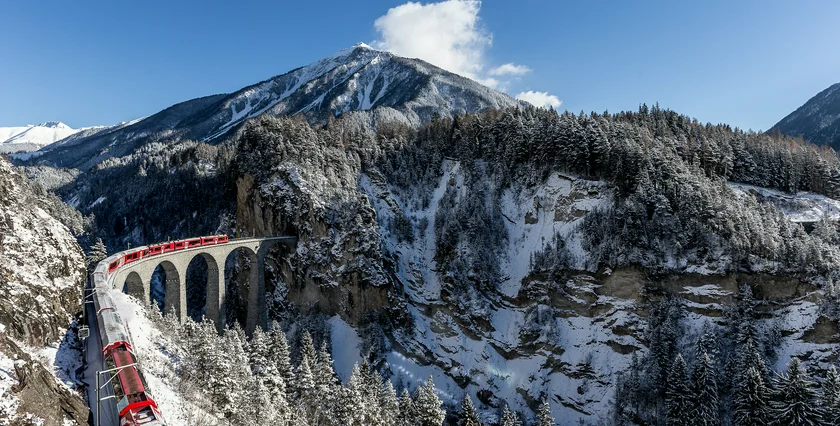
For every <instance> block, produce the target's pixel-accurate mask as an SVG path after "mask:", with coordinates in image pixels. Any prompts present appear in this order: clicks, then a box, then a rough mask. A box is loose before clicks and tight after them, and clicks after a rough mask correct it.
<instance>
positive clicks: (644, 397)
mask: <svg viewBox="0 0 840 426" xmlns="http://www.w3.org/2000/svg"><path fill="white" fill-rule="evenodd" d="M755 306H756V303H755V301H754V300H753V299H752V295H751V293H750V291H749V288H744V289H743V290H742V294H741V300H740V302H739V305H738V307H737V309H736V310H735V311H733V312H730V318H729V320H728V323H729V326H728V329H727V330H714V329H712V328H711V327H709V326H708V324H707V325H706V326H704V328H703V331H702V333H701V334H700V336H699V337H698V338H697V339H696V341H695V342H694V344H693V345H689V346H688V347H681V345H680V340H681V334H682V332H683V331H682V329H681V323H680V319H681V317H682V308H681V306H680V304H679V303H678V302H675V301H673V300H669V301H665V302H663V303H661V304H660V305H659V306H657V307H656V309H654V312H653V315H652V316H651V319H650V322H649V324H648V329H647V332H646V338H647V339H648V341H649V349H650V350H649V352H648V353H647V354H645V355H644V356H643V357H641V358H640V357H636V356H634V358H633V360H632V362H631V365H630V367H629V369H628V370H627V371H626V372H624V373H623V374H621V375H620V376H619V380H618V384H617V386H616V397H615V404H614V412H613V415H614V421H615V423H616V424H654V425H687V426H694V425H698V426H701V425H702V426H713V425H723V424H731V425H734V426H763V425H807V426H817V425H835V424H840V375H838V373H837V371H836V369H835V368H834V367H833V366H832V367H830V368H829V369H828V370H827V371H826V372H825V374H824V375H823V377H821V378H818V377H812V376H811V375H809V373H808V372H806V371H805V370H804V369H803V367H802V365H801V363H800V361H799V359H797V358H792V359H791V361H790V363H789V364H788V368H787V370H786V371H783V372H779V373H775V372H773V370H772V368H771V367H770V365H771V362H772V361H773V359H774V351H773V349H774V348H771V347H769V346H772V345H773V344H774V341H773V339H772V338H771V339H768V338H767V336H761V335H760V333H759V331H758V329H757V327H756V321H755V318H756V314H755V311H754V308H755ZM687 359H690V360H691V363H690V364H689V363H688V362H687V361H686V360H687Z"/></svg>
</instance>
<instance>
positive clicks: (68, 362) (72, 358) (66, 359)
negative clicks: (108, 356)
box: [28, 321, 82, 390]
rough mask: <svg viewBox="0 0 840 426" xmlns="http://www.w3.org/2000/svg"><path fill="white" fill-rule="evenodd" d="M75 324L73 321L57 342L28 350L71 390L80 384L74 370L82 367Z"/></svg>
mask: <svg viewBox="0 0 840 426" xmlns="http://www.w3.org/2000/svg"><path fill="white" fill-rule="evenodd" d="M76 326H77V324H76V322H75V321H74V322H73V324H72V325H71V328H70V329H69V330H67V331H66V332H65V333H64V335H63V336H61V340H59V342H57V343H54V344H50V345H47V346H46V347H44V348H41V349H40V350H38V349H35V348H30V349H29V350H28V352H30V353H33V354H35V356H36V358H38V360H39V361H41V364H43V365H44V366H45V367H47V369H48V370H52V372H53V374H55V376H56V377H57V378H58V380H59V381H60V382H61V383H63V384H64V385H65V386H67V387H68V388H69V389H71V390H75V389H78V388H79V387H80V386H81V385H82V384H81V383H79V381H78V380H76V370H78V369H79V368H81V367H82V352H81V347H80V345H79V338H78V336H77V334H76V332H75V330H76Z"/></svg>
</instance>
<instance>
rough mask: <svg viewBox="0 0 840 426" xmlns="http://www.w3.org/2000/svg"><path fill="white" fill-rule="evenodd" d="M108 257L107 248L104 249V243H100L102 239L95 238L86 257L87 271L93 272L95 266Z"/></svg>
mask: <svg viewBox="0 0 840 426" xmlns="http://www.w3.org/2000/svg"><path fill="white" fill-rule="evenodd" d="M106 257H108V248H107V247H105V243H103V242H102V238H97V239H96V243H94V244H93V246H91V247H90V251H89V252H88V255H87V259H86V260H87V265H88V271H91V272H92V271H93V270H94V269H95V268H96V264H97V263H99V262H101V261H102V260H103V259H105V258H106Z"/></svg>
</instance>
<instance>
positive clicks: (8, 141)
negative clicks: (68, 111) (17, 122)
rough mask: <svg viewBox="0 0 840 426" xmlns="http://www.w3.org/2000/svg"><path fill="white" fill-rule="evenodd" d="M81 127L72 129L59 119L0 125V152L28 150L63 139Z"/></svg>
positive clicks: (34, 149)
mask: <svg viewBox="0 0 840 426" xmlns="http://www.w3.org/2000/svg"><path fill="white" fill-rule="evenodd" d="M80 130H82V129H73V128H71V127H70V126H68V125H66V124H64V123H62V122H60V121H47V122H44V123H41V124H39V125H37V126H34V125H31V124H29V125H26V126H22V127H0V152H2V153H12V152H30V151H37V150H38V149H40V148H41V147H44V146H46V145H49V144H51V143H53V142H56V141H58V140H61V139H64V138H66V137H68V136H70V135H72V134H74V133H77V132H79V131H80Z"/></svg>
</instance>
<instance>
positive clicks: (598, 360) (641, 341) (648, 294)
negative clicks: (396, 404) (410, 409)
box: [236, 119, 840, 424]
mask: <svg viewBox="0 0 840 426" xmlns="http://www.w3.org/2000/svg"><path fill="white" fill-rule="evenodd" d="M341 135H346V133H342V132H341V131H339V130H336V129H325V130H317V131H315V130H312V129H310V128H308V126H305V125H295V123H294V122H288V121H282V120H281V121H276V120H275V119H262V120H261V123H259V125H257V124H256V123H255V124H254V126H253V127H251V128H246V129H245V131H244V133H243V139H242V140H241V141H240V146H239V161H240V164H239V168H240V171H242V172H243V174H242V175H241V177H240V179H239V181H238V197H237V219H236V227H237V229H238V232H240V233H243V234H255V235H297V236H298V237H300V242H299V246H298V248H297V251H296V253H295V254H294V255H293V257H292V258H291V261H289V262H288V264H286V265H284V266H282V267H281V269H283V268H285V269H284V271H285V273H287V275H286V277H288V278H290V279H289V281H287V282H288V283H290V284H289V286H290V288H289V292H288V298H289V301H291V302H292V303H294V304H296V305H298V306H306V305H307V304H311V305H314V306H316V307H317V308H318V309H320V310H321V311H323V312H325V313H327V314H328V315H336V314H337V315H340V316H341V317H342V318H344V319H346V320H348V322H350V323H351V324H354V325H359V324H360V323H361V320H362V319H363V318H364V317H365V315H367V314H371V313H376V312H381V311H383V310H388V309H394V308H398V310H399V311H400V312H401V313H402V317H400V318H399V321H393V322H392V323H391V324H388V326H387V327H386V325H385V324H383V328H384V329H386V334H387V338H386V340H387V342H386V343H385V344H384V345H382V346H381V348H380V350H379V352H378V353H376V354H374V355H375V356H376V357H377V359H378V360H379V361H380V364H379V366H380V367H382V368H383V369H384V370H385V371H386V372H388V373H390V374H391V375H392V379H393V380H394V382H395V383H403V384H405V385H409V386H413V385H415V384H417V383H419V382H420V381H423V380H425V378H427V377H428V376H430V375H431V376H433V377H434V381H435V384H436V386H437V389H438V390H439V391H440V394H441V397H442V398H443V399H444V400H445V402H447V403H450V404H453V406H454V405H457V403H458V402H459V401H460V400H461V398H462V397H463V395H464V394H465V393H468V394H470V395H471V396H472V398H473V400H474V401H477V403H476V404H477V406H478V407H479V409H480V410H481V411H482V412H483V413H484V417H485V418H486V419H488V420H493V419H494V416H495V415H496V413H497V412H498V410H499V409H500V408H501V407H503V406H504V405H505V404H510V406H511V407H512V408H513V409H515V410H518V411H520V412H522V413H525V414H526V416H529V417H530V413H532V410H535V409H536V407H537V405H538V403H539V401H540V400H541V399H542V398H544V397H545V398H547V399H548V400H549V402H550V403H551V406H552V410H553V412H554V415H555V418H557V419H564V422H566V423H569V424H574V423H576V422H578V421H581V422H583V423H584V424H612V417H611V415H612V414H611V411H612V407H613V405H612V403H613V401H614V398H615V395H616V389H617V386H618V382H619V375H620V374H621V373H624V372H626V371H628V370H629V369H631V367H632V366H633V362H634V359H639V358H642V357H644V356H646V354H648V353H650V350H651V349H650V348H651V347H652V345H653V344H654V343H653V341H652V339H654V337H653V336H652V334H651V331H650V329H651V324H652V318H654V317H656V315H657V312H658V310H659V309H660V308H659V306H661V305H663V304H665V303H674V304H676V305H677V306H679V308H678V311H679V313H680V314H679V320H678V324H679V327H678V331H676V332H675V335H676V336H677V338H676V340H677V345H678V347H679V349H680V350H681V351H684V353H686V354H687V355H686V356H688V354H691V353H693V351H694V350H695V349H694V342H695V341H696V340H697V338H698V336H700V335H701V334H702V333H713V334H714V336H716V339H717V340H718V341H719V342H721V343H720V352H719V360H720V362H721V365H724V364H726V363H728V362H730V361H729V359H730V358H731V357H730V355H728V354H730V353H731V350H732V347H733V346H734V344H733V343H732V341H733V339H734V337H733V335H732V333H731V330H732V329H733V328H734V327H735V324H736V323H737V319H735V318H734V317H733V312H735V311H737V310H738V309H739V306H740V304H742V303H743V296H742V292H743V291H744V288H749V289H750V290H751V292H752V294H753V296H754V297H755V299H756V300H757V307H756V310H757V312H759V315H758V319H757V320H756V328H757V329H758V330H759V334H760V337H761V339H762V345H763V347H764V348H765V350H766V355H767V358H768V359H769V360H771V361H772V363H774V365H773V367H774V369H776V370H781V369H782V368H783V367H784V365H785V364H786V363H787V362H788V361H789V360H790V358H791V357H792V356H798V357H800V358H802V359H804V360H805V361H806V362H807V363H808V365H810V366H812V367H813V368H815V369H822V368H825V367H826V366H827V365H828V364H829V363H831V362H836V360H837V346H836V343H837V342H838V339H840V337H838V335H837V323H836V319H835V318H836V317H835V316H833V315H831V314H830V313H829V312H827V311H826V309H825V297H824V296H825V295H824V294H823V291H822V290H821V286H820V285H819V284H820V281H819V280H818V279H815V278H813V277H811V278H806V276H804V275H803V276H801V277H800V276H796V275H787V276H779V275H772V274H765V273H761V272H737V271H736V272H730V273H714V272H712V271H713V269H711V268H705V269H704V268H703V265H691V266H690V268H687V267H682V268H680V267H672V268H670V269H669V268H666V267H664V266H665V265H659V266H658V267H657V265H647V266H646V267H642V266H637V267H634V266H622V267H616V268H614V269H610V268H606V267H603V266H600V267H598V266H596V267H593V266H592V265H593V262H592V257H593V254H592V253H591V252H589V251H588V250H587V249H586V245H585V242H584V240H585V237H586V235H585V232H586V231H585V229H584V228H583V227H582V223H583V222H584V221H586V220H587V218H591V217H597V216H593V215H597V214H598V212H599V211H601V210H603V209H606V208H609V207H610V206H612V205H613V203H614V201H615V198H616V194H615V191H616V187H615V186H614V185H611V184H610V183H609V182H606V181H604V180H591V179H584V178H581V177H579V176H575V175H571V174H564V173H559V172H552V173H549V174H548V175H547V176H546V177H544V178H542V179H537V180H536V181H527V180H525V179H522V178H517V177H516V176H512V175H509V176H508V177H509V178H510V179H509V180H508V181H507V182H505V183H504V184H502V183H500V182H503V181H502V180H501V179H499V176H498V175H493V173H491V172H490V171H489V170H490V165H489V164H488V163H487V162H485V161H481V160H472V161H467V160H464V161H462V160H456V159H452V158H442V156H440V157H434V156H435V153H429V152H423V154H427V155H429V156H430V157H431V158H433V160H431V162H430V164H429V165H428V168H427V169H426V171H427V173H425V174H423V173H422V172H421V173H420V174H419V175H411V179H409V180H408V181H406V182H400V181H399V178H400V176H404V175H405V174H406V173H408V172H405V169H406V168H410V167H411V165H410V163H409V165H406V164H405V163H406V160H405V157H403V158H398V159H397V160H396V161H395V163H396V164H397V165H396V166H394V169H400V168H402V170H403V172H405V173H402V174H401V173H398V172H395V171H393V170H394V169H392V171H388V170H386V169H387V168H388V167H387V165H385V164H384V163H383V162H375V161H371V160H370V158H372V157H375V154H372V153H375V152H376V150H377V149H378V148H377V147H371V146H368V145H365V143H363V142H359V140H361V139H363V138H354V137H353V136H350V137H344V138H343V137H342V136H341ZM380 136H382V135H380ZM383 138H384V137H383ZM380 142H381V143H382V145H388V144H391V143H393V144H394V145H397V146H398V145H399V143H400V142H399V141H391V140H382V139H380ZM401 155H407V154H401ZM415 155H422V154H415ZM435 158H436V159H435ZM788 213H790V214H795V212H788ZM616 249H617V250H618V249H620V248H616ZM594 264H595V265H597V262H596V263H594ZM396 322H399V325H398V326H394V323H396ZM709 330H711V331H709ZM357 331H358V332H359V333H360V334H363V331H362V330H361V328H357ZM339 373H340V374H341V371H339Z"/></svg>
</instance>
